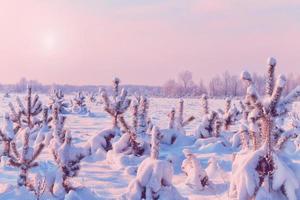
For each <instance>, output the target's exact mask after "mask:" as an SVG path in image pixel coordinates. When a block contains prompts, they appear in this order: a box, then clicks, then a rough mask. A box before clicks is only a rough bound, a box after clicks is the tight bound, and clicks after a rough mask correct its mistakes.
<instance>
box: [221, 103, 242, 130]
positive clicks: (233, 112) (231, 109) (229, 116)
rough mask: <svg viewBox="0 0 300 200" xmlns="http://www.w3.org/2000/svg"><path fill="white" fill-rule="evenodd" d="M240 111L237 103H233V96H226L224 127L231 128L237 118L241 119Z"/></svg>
mask: <svg viewBox="0 0 300 200" xmlns="http://www.w3.org/2000/svg"><path fill="white" fill-rule="evenodd" d="M240 114H241V113H240V111H239V110H238V109H237V107H236V106H235V104H232V99H231V98H226V100H225V110H224V115H223V121H224V122H223V124H224V129H225V130H229V128H230V126H232V125H233V124H234V123H235V122H236V121H237V120H239V116H240Z"/></svg>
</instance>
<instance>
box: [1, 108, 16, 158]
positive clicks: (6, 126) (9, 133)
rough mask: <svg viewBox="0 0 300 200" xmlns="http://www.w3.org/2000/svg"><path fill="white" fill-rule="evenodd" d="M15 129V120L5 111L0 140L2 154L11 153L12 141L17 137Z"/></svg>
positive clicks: (7, 154)
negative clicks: (0, 142)
mask: <svg viewBox="0 0 300 200" xmlns="http://www.w3.org/2000/svg"><path fill="white" fill-rule="evenodd" d="M15 135H16V133H15V130H14V128H13V122H12V121H11V119H10V116H9V114H8V113H5V115H4V119H3V126H2V129H1V130H0V141H2V146H3V150H2V154H1V156H8V157H9V156H10V154H11V146H10V144H11V142H12V141H13V139H14V138H15Z"/></svg>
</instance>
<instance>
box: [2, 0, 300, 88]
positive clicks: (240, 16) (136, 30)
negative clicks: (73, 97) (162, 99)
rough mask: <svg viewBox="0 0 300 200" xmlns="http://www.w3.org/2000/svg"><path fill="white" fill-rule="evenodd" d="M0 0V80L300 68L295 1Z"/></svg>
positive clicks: (137, 79) (158, 77)
mask: <svg viewBox="0 0 300 200" xmlns="http://www.w3.org/2000/svg"><path fill="white" fill-rule="evenodd" d="M298 2H299V1H296V0H293V1H287V0H286V1H284V0H281V1H280V0H272V1H271V0H270V1H267V0H266V1H260V0H251V1H250V0H249V1H247V0H245V1H240V0H235V1H233V0H226V1H225V0H224V1H220V0H219V1H216V0H207V1H206V0H151V1H150V0H149V1H147V0H145V1H142V0H105V1H104V0H26V1H17V0H9V1H4V0H3V1H1V0H0V30H1V31H0V69H1V73H0V83H14V82H16V81H18V80H19V79H20V78H21V77H26V78H28V79H36V80H39V81H40V82H43V83H54V82H56V83H70V84H110V82H111V80H112V77H114V76H118V77H120V78H121V80H122V81H123V82H124V83H129V84H147V85H160V84H162V83H164V82H165V81H166V80H167V79H170V78H175V77H176V76H177V74H178V73H179V72H180V71H182V70H190V71H192V72H193V74H194V80H195V81H196V82H198V81H199V80H200V79H201V78H202V79H204V80H205V81H207V80H208V79H209V78H210V77H212V76H213V75H215V74H218V73H219V74H220V73H222V72H224V71H225V70H229V71H232V73H236V74H239V73H240V71H241V70H243V69H244V68H247V69H248V70H249V71H257V72H264V71H265V70H264V66H265V63H266V58H267V57H268V56H274V57H276V58H277V60H278V63H279V65H278V66H279V72H283V73H296V74H299V73H300V56H299V55H300V39H299V37H300V3H298Z"/></svg>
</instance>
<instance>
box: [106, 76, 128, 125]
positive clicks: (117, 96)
mask: <svg viewBox="0 0 300 200" xmlns="http://www.w3.org/2000/svg"><path fill="white" fill-rule="evenodd" d="M119 83H120V80H119V79H118V78H115V79H114V81H113V97H112V98H111V99H110V98H109V97H108V94H107V92H106V91H105V90H102V92H101V97H102V100H103V103H104V110H105V111H106V112H107V113H108V114H109V115H110V116H111V117H112V124H113V129H119V126H118V117H119V116H120V115H122V114H124V113H125V112H126V110H127V109H128V108H129V106H130V102H131V101H130V99H128V97H127V91H126V90H125V89H122V91H121V92H120V91H119Z"/></svg>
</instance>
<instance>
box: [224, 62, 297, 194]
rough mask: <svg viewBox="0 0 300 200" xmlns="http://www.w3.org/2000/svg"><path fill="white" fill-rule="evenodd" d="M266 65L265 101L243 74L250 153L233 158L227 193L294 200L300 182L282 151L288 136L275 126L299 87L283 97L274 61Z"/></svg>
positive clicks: (280, 80)
mask: <svg viewBox="0 0 300 200" xmlns="http://www.w3.org/2000/svg"><path fill="white" fill-rule="evenodd" d="M268 65H269V66H268V73H267V76H266V78H267V80H266V94H265V96H264V97H261V96H259V94H258V92H257V91H256V88H255V85H254V82H253V80H252V77H251V75H250V74H249V73H248V72H243V73H242V79H243V80H244V81H245V82H246V83H247V93H246V99H247V101H248V102H250V106H251V108H252V110H250V112H249V114H248V129H249V138H250V142H249V143H250V145H249V146H250V147H249V148H250V150H248V151H247V150H246V151H241V152H240V153H238V154H237V155H236V156H235V159H234V162H233V174H232V179H231V187H230V193H231V195H232V196H236V197H237V198H238V199H241V200H242V199H243V200H247V199H254V198H255V199H265V198H266V197H272V198H275V199H276V198H277V199H282V198H283V196H286V197H287V198H288V199H290V200H296V199H298V198H299V197H298V198H297V196H296V189H298V188H299V182H298V180H297V178H296V175H295V172H294V171H293V167H292V165H293V164H292V163H291V161H290V160H289V159H288V158H287V157H285V154H284V152H283V151H281V147H282V145H283V144H284V143H285V142H286V141H287V139H288V137H287V135H289V134H287V133H280V132H278V131H277V130H278V128H277V124H276V123H278V119H281V118H282V119H285V117H286V114H287V113H288V111H289V106H290V105H289V104H291V103H292V101H293V100H294V99H295V98H296V97H298V96H300V87H299V86H298V87H297V88H296V89H294V90H293V91H292V92H291V93H289V94H288V95H287V96H283V95H282V94H283V93H282V92H283V89H284V86H285V83H286V79H285V77H284V76H282V75H280V76H279V77H278V78H277V81H276V84H275V78H274V74H275V65H276V60H275V59H274V58H270V59H269V60H268ZM245 139H246V138H245ZM245 145H246V142H245Z"/></svg>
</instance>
